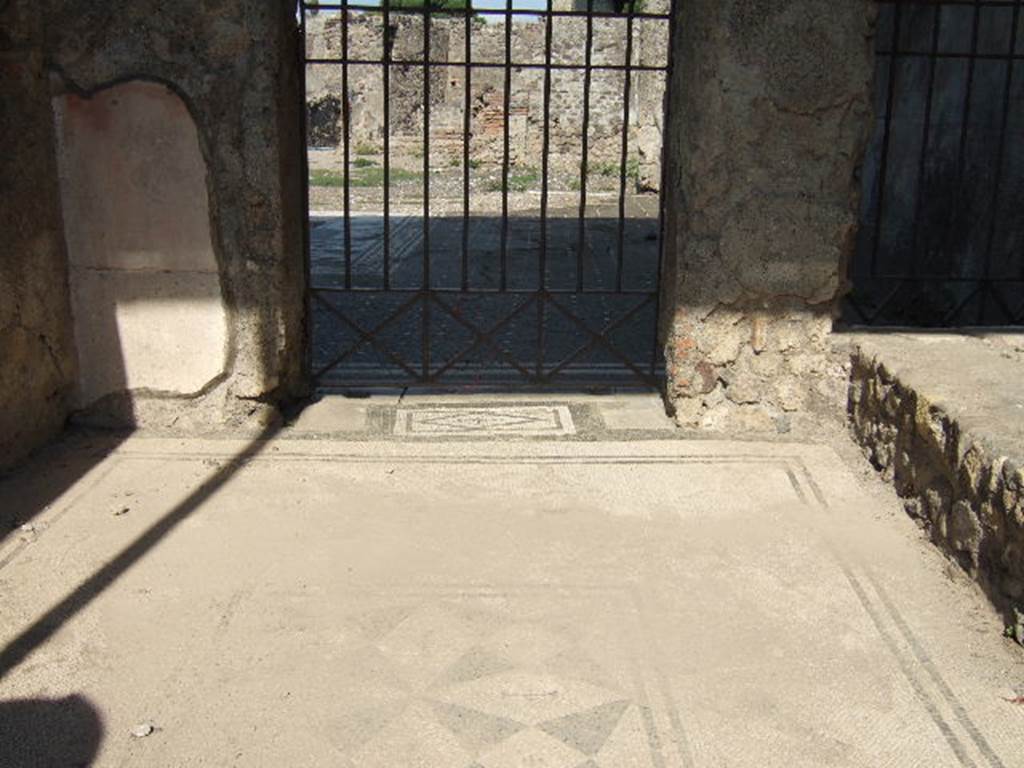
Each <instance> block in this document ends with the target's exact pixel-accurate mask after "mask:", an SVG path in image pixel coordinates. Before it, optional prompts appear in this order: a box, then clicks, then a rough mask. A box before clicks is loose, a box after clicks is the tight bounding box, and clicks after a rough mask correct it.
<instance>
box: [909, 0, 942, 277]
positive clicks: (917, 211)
mask: <svg viewBox="0 0 1024 768" xmlns="http://www.w3.org/2000/svg"><path fill="white" fill-rule="evenodd" d="M934 8H935V16H934V17H933V18H932V40H931V53H930V58H929V61H928V93H927V94H926V96H925V103H924V128H923V130H922V136H921V154H920V155H919V157H918V162H917V197H916V198H915V199H914V224H913V228H912V229H911V234H910V274H911V275H916V274H917V266H918V262H919V261H920V252H919V251H918V248H917V240H918V233H919V231H920V225H921V208H922V201H923V200H924V172H925V165H926V161H927V158H928V143H929V140H930V139H931V122H932V98H933V97H934V95H935V70H936V68H937V64H938V52H939V29H940V27H941V24H942V6H941V5H935V6H934Z"/></svg>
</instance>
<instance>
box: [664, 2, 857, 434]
mask: <svg viewBox="0 0 1024 768" xmlns="http://www.w3.org/2000/svg"><path fill="white" fill-rule="evenodd" d="M873 16H874V8H873V4H872V3H871V2H869V1H868V0H849V1H848V2H842V3H836V2H834V0H689V2H686V3H684V4H682V8H681V17H680V19H679V23H678V24H677V25H676V35H677V36H676V40H675V45H676V46H677V47H676V69H675V73H674V81H673V82H672V83H670V85H669V92H670V94H671V99H672V104H671V114H672V120H673V123H672V125H670V127H669V135H668V136H667V146H668V150H667V156H668V157H669V158H671V160H670V166H669V168H668V179H669V182H668V189H667V191H666V194H667V199H666V205H667V209H668V211H669V212H670V215H669V217H668V222H667V226H668V231H667V236H666V260H667V265H666V269H667V271H666V273H665V275H664V276H663V279H662V286H663V291H665V294H666V297H665V300H664V301H663V304H662V306H663V307H665V308H666V310H665V313H664V315H663V317H662V329H663V334H664V340H665V345H666V363H667V368H668V396H669V399H670V401H671V402H672V403H673V405H674V407H675V410H676V418H677V421H678V422H679V423H680V424H682V425H686V426H700V427H703V428H707V429H741V430H772V429H778V430H780V431H785V430H786V429H788V424H789V422H790V419H791V416H790V414H791V413H793V412H797V411H805V410H807V409H808V408H812V407H813V406H814V405H815V404H816V403H818V402H820V401H824V402H827V403H830V404H831V407H833V408H834V407H836V406H841V403H842V402H843V399H844V391H845V390H844V384H843V382H844V379H845V377H844V376H843V375H842V369H841V368H842V364H841V362H840V361H839V359H838V358H836V357H835V356H833V355H832V354H831V353H830V344H829V338H830V331H831V326H832V318H833V313H834V310H835V304H836V298H837V295H838V294H839V293H840V291H841V288H842V280H841V277H840V276H841V275H843V274H844V273H845V260H846V258H847V257H848V255H849V253H850V250H851V247H852V245H853V233H854V230H855V224H856V210H857V199H858V196H857V184H856V181H855V171H856V168H857V166H858V163H859V162H860V158H861V156H862V152H863V147H864V144H865V142H866V137H867V133H868V130H869V127H870V93H871V91H870V85H871V80H872V72H873V66H874V59H873V55H872V40H871V35H872V23H873Z"/></svg>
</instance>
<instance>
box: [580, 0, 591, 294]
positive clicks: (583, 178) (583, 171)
mask: <svg viewBox="0 0 1024 768" xmlns="http://www.w3.org/2000/svg"><path fill="white" fill-rule="evenodd" d="M593 13H594V0H587V42H586V46H587V50H586V53H585V54H584V59H583V62H584V66H583V133H582V136H581V137H580V139H581V145H582V151H581V154H580V221H579V227H578V231H577V233H576V290H577V291H578V292H580V293H582V292H583V251H584V249H585V248H586V216H587V162H588V157H587V154H588V152H589V147H588V134H589V130H590V77H591V66H592V56H591V48H592V47H593V43H594V16H593Z"/></svg>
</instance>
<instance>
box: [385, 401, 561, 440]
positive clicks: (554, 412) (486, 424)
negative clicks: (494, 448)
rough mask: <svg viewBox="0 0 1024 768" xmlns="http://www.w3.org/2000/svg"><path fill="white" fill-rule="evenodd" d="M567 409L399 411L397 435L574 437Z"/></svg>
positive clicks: (520, 408)
mask: <svg viewBox="0 0 1024 768" xmlns="http://www.w3.org/2000/svg"><path fill="white" fill-rule="evenodd" d="M575 433H576V428H575V427H574V425H573V421H572V415H571V414H570V412H569V409H568V407H567V406H564V405H544V406H540V405H537V406H533V405H531V406H491V407H484V408H399V409H398V410H397V411H396V414H395V434H398V435H481V434H483V435H486V434H522V435H573V434H575Z"/></svg>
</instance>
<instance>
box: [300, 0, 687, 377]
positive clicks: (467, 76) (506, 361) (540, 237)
mask: <svg viewBox="0 0 1024 768" xmlns="http://www.w3.org/2000/svg"><path fill="white" fill-rule="evenodd" d="M555 1H556V0H548V2H547V6H546V7H545V8H541V9H538V8H536V6H533V5H531V4H529V3H526V2H522V3H521V0H506V3H505V5H504V6H503V7H502V6H500V5H499V6H498V7H496V8H495V7H490V8H487V7H471V6H470V5H469V3H466V7H456V6H457V4H456V3H453V2H452V0H427V2H426V3H422V2H410V0H403V2H401V6H399V2H398V0H383V2H382V4H378V3H376V2H372V0H370V1H368V2H365V3H339V4H331V3H323V2H316V3H314V2H308V1H307V2H302V3H300V7H299V13H300V19H301V31H302V37H303V46H302V51H303V54H302V55H303V71H304V73H305V78H306V83H305V84H304V91H305V92H306V94H307V95H306V98H307V110H305V119H306V121H307V125H306V126H305V134H306V137H307V150H308V152H307V162H308V164H309V168H308V169H307V170H308V171H309V179H310V185H309V186H307V191H308V192H309V194H310V198H311V201H312V202H311V205H312V208H313V209H315V210H313V211H312V213H311V216H310V221H309V237H308V241H309V242H308V247H309V258H308V259H307V261H308V264H309V268H310V273H309V286H310V288H309V296H308V302H307V317H308V318H309V325H310V333H311V340H310V345H309V346H310V353H309V365H310V373H311V377H312V379H313V380H314V381H315V382H316V383H317V384H319V385H321V386H328V387H329V386H352V385H357V386H368V385H375V384H381V385H389V384H395V383H400V384H459V385H463V384H468V385H482V386H486V385H500V386H508V385H514V384H526V385H544V386H547V385H559V384H568V385H574V386H575V385H580V384H599V385H617V386H622V385H630V384H643V385H652V384H656V382H657V381H658V380H659V378H660V376H661V375H662V370H661V364H662V362H661V355H660V354H659V352H660V350H659V348H658V343H657V325H658V301H659V286H658V277H659V274H660V270H661V233H662V219H663V212H662V202H661V201H662V194H661V192H660V190H662V189H663V186H664V185H663V184H662V183H661V179H659V178H658V175H660V174H661V173H662V171H661V169H663V168H664V163H663V161H662V159H661V157H660V154H661V151H662V150H661V141H660V132H661V130H662V129H663V126H664V125H665V117H666V116H665V109H666V106H667V100H666V99H665V98H664V92H665V86H666V84H667V78H668V73H669V70H670V66H671V57H670V45H669V35H670V29H669V26H670V21H671V18H672V8H671V4H670V0H646V1H645V3H644V8H643V9H641V7H640V3H639V1H638V0H636V4H635V5H633V4H628V5H625V6H623V5H621V4H609V5H607V6H605V5H604V4H603V0H575V2H576V5H575V6H573V5H572V4H571V3H570V4H569V5H568V6H567V7H566V8H565V9H559V8H558V7H555V6H553V5H552V3H553V2H555ZM659 2H661V3H663V5H662V6H659V5H658V3H659ZM657 8H660V12H656V10H654V9H657ZM377 30H379V32H378V31H377ZM442 32H443V34H442ZM609 36H616V38H617V41H618V42H617V44H616V45H610V46H609V45H607V44H606V43H607V41H608V39H609ZM453 41H454V42H453ZM566 41H569V42H566ZM597 41H600V42H601V45H600V46H599V45H597V44H596V42H597ZM649 41H658V42H656V43H652V42H649ZM496 42H497V45H495V43H496ZM378 43H379V44H378ZM414 43H415V45H414ZM570 43H572V44H575V45H576V46H578V49H574V50H567V49H568V48H569V47H570ZM641 43H643V46H646V49H645V50H646V53H644V50H641V48H642V47H643V46H642V45H641ZM531 45H532V46H533V55H531V52H530V46H531ZM416 47H418V50H416ZM442 48H444V50H443V51H442V52H441V53H439V52H438V51H439V49H442ZM659 51H660V52H661V53H662V55H660V56H657V55H655V54H657V53H658V52H659ZM652 52H653V53H652ZM577 54H578V58H574V56H575V55H577ZM568 73H574V74H573V76H574V77H575V78H576V81H575V82H576V84H578V85H579V86H581V87H580V91H579V99H578V100H577V101H573V100H572V99H568V100H567V97H566V96H565V94H566V92H567V88H564V87H561V85H559V83H556V82H555V81H556V80H558V79H559V78H564V77H566V76H567V74H568ZM368 78H369V82H371V85H370V86H367V82H368ZM602 78H604V79H603V80H602ZM609 78H610V79H609ZM644 78H646V80H645V79H644ZM478 81H479V82H478ZM569 82H570V85H571V84H572V82H571V81H569ZM652 87H653V88H654V89H655V90H657V89H660V90H658V92H657V114H656V115H655V116H654V119H653V128H655V129H656V130H657V131H658V133H657V139H658V140H657V141H656V145H657V147H656V152H657V154H656V155H655V157H654V162H653V168H654V170H653V171H651V167H652V163H651V148H650V141H649V139H650V136H651V130H650V129H651V127H652V126H639V127H638V125H637V120H638V119H639V118H638V117H637V115H638V113H637V112H636V110H638V109H641V108H646V109H647V111H648V112H650V111H651V110H650V108H649V107H650V104H651V103H653V102H652V98H653V97H652V95H651V94H652ZM568 90H571V88H568ZM453 92H455V93H456V97H455V98H456V100H458V101H461V115H460V116H459V118H460V119H459V120H458V121H457V122H458V123H460V125H455V126H454V127H453V119H452V110H453V98H452V94H453ZM439 94H440V95H439ZM411 98H415V103H414V104H413V106H410V103H411V102H410V99H411ZM645 99H646V101H645ZM553 101H555V102H556V103H554V104H553ZM645 105H646V107H645ZM631 110H634V112H633V119H632V120H631ZM357 113H358V114H357ZM378 114H379V120H380V125H381V130H380V131H379V136H378V137H376V138H374V139H373V140H372V141H366V140H365V139H360V138H359V137H357V136H354V132H356V131H357V130H358V129H360V127H362V129H365V123H366V121H367V120H372V119H374V117H375V115H378ZM359 121H362V123H360V122H359ZM602 121H603V125H604V133H603V134H602V133H600V131H598V130H597V129H596V128H595V125H599V124H602ZM411 122H415V123H416V124H415V128H414V130H412V131H410V129H409V125H410V123H411ZM432 122H433V125H432ZM570 124H571V125H574V126H577V127H576V128H575V131H576V137H577V138H576V146H575V147H572V148H569V149H567V145H566V143H565V141H564V132H565V130H566V126H567V125H570ZM609 125H613V126H615V125H617V126H619V128H618V129H617V135H616V136H614V137H609V135H608V130H610V129H609V128H608V126H609ZM558 131H562V134H558ZM642 131H646V136H647V139H648V141H647V143H648V146H647V147H646V150H647V152H646V155H643V153H642V152H641V147H640V146H638V143H639V138H638V136H639V135H640V134H641V132H642ZM362 133H363V135H364V136H365V135H371V134H373V131H372V130H370V131H369V133H367V131H366V130H363V131H362ZM559 135H561V136H562V137H563V140H561V144H560V145H559V146H555V144H556V138H557V136H559ZM318 144H321V145H323V147H318V146H317V145H318ZM364 144H369V145H371V146H364ZM524 148H525V149H524ZM598 150H600V152H601V155H600V156H601V157H603V158H604V159H602V160H601V161H600V162H596V161H595V158H597V157H598V155H599V153H598ZM570 151H571V152H574V153H577V154H574V155H573V159H571V160H569V161H566V155H567V153H569V152H570ZM410 158H414V159H415V163H414V164H410V162H409V161H410ZM609 158H611V159H609ZM643 162H646V163H647V166H648V168H647V173H648V178H647V179H646V180H645V179H644V178H643V173H644V171H643V166H642V163H643ZM332 163H333V165H332ZM567 163H568V164H569V165H571V166H572V173H571V174H569V173H568V172H567V171H566V167H567ZM488 167H490V168H491V170H490V171H488ZM652 174H653V176H652ZM652 178H653V179H654V180H653V181H652ZM645 184H646V186H647V187H648V190H647V193H646V194H641V193H639V192H638V190H642V189H643V187H644V185H645ZM652 187H653V188H655V189H654V191H653V192H652V190H651V188H652ZM413 188H415V189H414V191H410V190H413ZM332 195H333V197H332ZM313 198H316V199H313ZM324 200H327V201H328V202H327V203H325V202H324ZM331 200H334V201H336V209H334V210H324V209H331V208H332V207H333V206H332V205H331V203H330V201H331Z"/></svg>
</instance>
